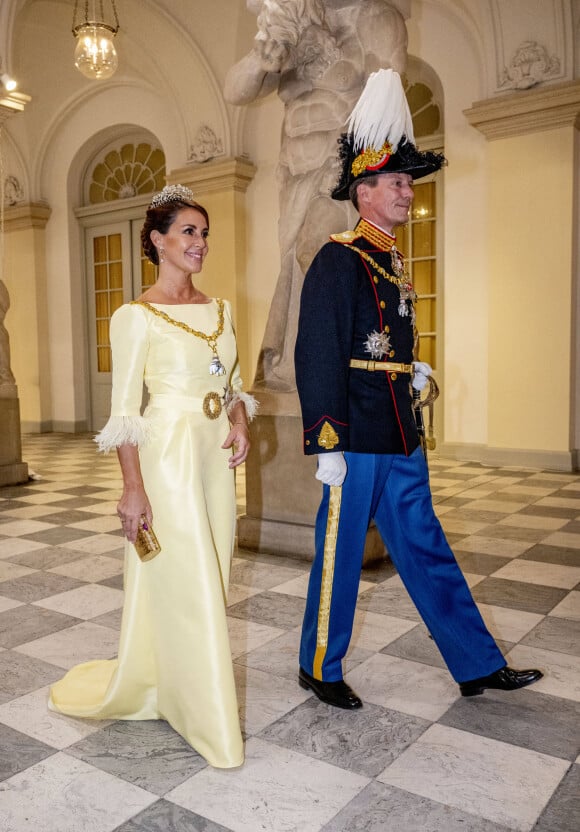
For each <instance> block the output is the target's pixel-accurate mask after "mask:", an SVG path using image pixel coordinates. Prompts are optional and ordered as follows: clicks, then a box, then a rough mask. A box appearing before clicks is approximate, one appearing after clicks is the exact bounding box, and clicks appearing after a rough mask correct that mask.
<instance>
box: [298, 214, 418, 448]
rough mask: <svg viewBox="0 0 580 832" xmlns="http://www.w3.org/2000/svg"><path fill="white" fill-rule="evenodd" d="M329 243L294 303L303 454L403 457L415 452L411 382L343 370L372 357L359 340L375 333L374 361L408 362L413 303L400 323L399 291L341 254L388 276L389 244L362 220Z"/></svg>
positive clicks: (402, 375) (406, 377) (402, 377)
mask: <svg viewBox="0 0 580 832" xmlns="http://www.w3.org/2000/svg"><path fill="white" fill-rule="evenodd" d="M331 240H332V241H331V242H329V243H326V245H324V246H323V247H322V248H321V249H320V251H319V252H318V254H317V255H316V257H315V258H314V260H313V262H312V265H311V266H310V268H309V270H308V272H307V274H306V277H305V281H304V287H303V289H302V296H301V301H300V317H299V323H298V337H297V341H296V351H295V364H296V384H297V388H298V395H299V397H300V404H301V407H302V421H303V427H304V452H305V453H306V454H318V453H325V452H331V451H334V452H336V451H352V452H355V453H372V454H405V455H407V456H409V455H410V454H412V453H413V451H414V450H415V449H416V448H417V446H418V445H419V436H418V433H417V428H416V425H415V419H414V416H413V408H412V395H411V389H410V381H411V376H410V375H409V374H408V373H395V372H386V371H383V370H381V371H375V372H369V371H368V370H363V369H355V368H350V367H349V363H350V360H351V358H359V359H364V360H368V359H370V358H371V354H370V353H369V352H368V350H367V349H366V348H365V341H367V339H368V337H369V335H370V334H371V333H373V332H381V331H384V332H386V333H387V334H388V336H389V340H390V345H389V351H388V353H387V354H386V355H384V356H382V357H381V358H377V359H376V360H377V361H390V362H397V363H402V364H410V363H411V362H412V361H413V343H414V324H413V315H412V314H411V313H412V301H411V300H407V301H406V304H407V308H408V311H409V314H408V315H407V316H405V317H402V316H401V315H400V314H399V312H398V309H399V303H400V292H399V288H398V286H396V285H395V284H394V283H392V282H390V281H389V280H388V279H387V278H386V277H385V276H384V275H382V274H381V273H380V272H378V271H377V270H376V269H375V268H374V267H373V265H372V264H371V263H369V262H368V261H367V260H365V259H364V258H363V256H362V255H361V254H359V253H358V252H357V251H354V250H353V249H352V248H349V247H348V246H349V245H352V246H356V247H357V248H358V249H362V250H363V251H366V252H368V254H369V255H370V257H371V258H372V259H373V260H374V261H375V263H376V264H378V265H379V266H380V267H381V268H382V269H383V270H384V271H386V272H388V273H389V274H391V275H393V274H394V270H393V267H392V262H391V254H390V252H389V251H388V248H389V247H390V246H391V245H392V242H393V240H392V238H389V237H388V235H386V234H385V233H384V232H382V231H380V230H379V229H377V228H376V226H373V225H371V224H370V223H368V222H366V221H365V220H361V221H360V222H359V224H358V225H357V227H356V229H355V231H354V232H346V233H345V234H338V235H335V236H333V238H331ZM345 243H347V244H348V245H346V244H345Z"/></svg>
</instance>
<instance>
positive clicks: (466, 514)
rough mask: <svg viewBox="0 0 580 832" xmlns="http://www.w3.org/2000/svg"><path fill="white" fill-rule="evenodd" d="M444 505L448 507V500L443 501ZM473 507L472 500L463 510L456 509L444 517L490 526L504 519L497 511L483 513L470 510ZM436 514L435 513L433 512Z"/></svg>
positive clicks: (502, 514) (474, 509)
mask: <svg viewBox="0 0 580 832" xmlns="http://www.w3.org/2000/svg"><path fill="white" fill-rule="evenodd" d="M442 502H444V503H445V505H448V500H443V501H442ZM472 505H473V500H469V501H468V503H467V504H466V505H465V506H464V507H463V508H457V509H455V510H454V511H449V512H447V513H446V514H445V517H448V518H449V519H453V520H474V521H475V522H476V523H487V524H489V525H492V524H493V523H497V522H498V520H502V519H503V518H504V517H505V514H504V513H503V512H499V511H483V510H482V509H477V508H470V506H472ZM435 513H437V511H435Z"/></svg>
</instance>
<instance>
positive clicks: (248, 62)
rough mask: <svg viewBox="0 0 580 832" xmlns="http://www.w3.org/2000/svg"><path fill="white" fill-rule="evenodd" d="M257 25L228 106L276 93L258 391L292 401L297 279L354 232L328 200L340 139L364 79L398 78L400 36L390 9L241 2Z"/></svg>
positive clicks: (348, 213) (324, 0) (399, 22)
mask: <svg viewBox="0 0 580 832" xmlns="http://www.w3.org/2000/svg"><path fill="white" fill-rule="evenodd" d="M247 6H248V9H249V10H250V11H251V12H253V13H254V14H256V15H257V18H258V19H257V25H258V32H257V34H256V36H255V39H254V46H253V48H252V50H251V51H250V52H249V53H248V54H247V55H246V56H245V57H243V58H242V59H241V60H240V61H239V62H238V63H237V64H235V66H233V67H232V68H231V69H230V71H229V72H228V75H227V78H226V83H225V96H226V99H227V100H228V101H230V102H231V103H233V104H238V105H242V104H248V103H250V102H252V101H255V100H256V99H258V98H261V97H263V96H266V95H268V94H269V93H270V92H272V91H273V90H277V91H278V95H279V96H280V98H281V100H282V101H283V102H284V122H283V126H282V140H281V148H280V158H279V165H278V180H279V190H280V222H279V242H280V255H281V271H280V275H279V278H278V284H277V286H276V290H275V293H274V298H273V301H272V306H271V309H270V315H269V319H268V324H267V327H266V332H265V335H264V341H263V344H262V350H261V353H260V359H259V363H258V368H257V372H256V378H255V380H254V387H255V388H265V389H269V390H274V391H281V392H282V391H294V390H295V389H296V384H295V380H294V343H295V340H296V330H297V323H298V311H299V300H300V292H301V290H302V283H303V280H304V274H305V272H306V270H307V269H308V266H309V265H310V262H311V261H312V258H313V257H314V255H315V253H316V251H317V250H318V249H319V248H320V246H321V245H322V244H323V243H324V242H325V241H326V240H327V239H328V236H329V235H330V234H332V233H334V232H337V231H343V230H345V229H347V228H349V227H351V226H352V225H353V221H354V218H355V215H354V213H352V208H351V207H350V203H349V202H348V201H347V202H346V203H345V202H336V201H334V200H332V199H331V197H330V191H331V189H332V188H333V187H334V185H335V184H336V182H337V180H338V177H339V164H338V145H337V139H338V137H339V136H340V134H341V132H343V130H344V127H345V122H346V120H347V118H348V116H349V114H350V112H351V110H352V108H353V107H354V105H355V103H356V102H357V100H358V98H359V96H360V93H361V92H362V89H363V87H364V84H365V81H366V79H367V77H368V76H369V74H370V73H371V72H374V71H376V70H377V69H379V68H381V67H384V68H388V67H392V68H393V69H395V70H397V72H399V73H402V72H404V69H405V65H406V57H407V29H406V26H405V21H404V18H403V16H402V15H401V13H400V12H399V11H398V10H397V9H396V8H395V7H394V6H393V5H392V4H391V3H390V2H388V1H387V0H247Z"/></svg>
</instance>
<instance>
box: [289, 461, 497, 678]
mask: <svg viewBox="0 0 580 832" xmlns="http://www.w3.org/2000/svg"><path fill="white" fill-rule="evenodd" d="M344 456H345V459H346V463H347V466H348V472H347V476H346V478H345V481H344V483H343V485H342V486H341V487H336V486H333V487H329V486H328V485H325V486H324V488H323V496H322V502H321V504H320V508H319V510H318V515H317V519H316V555H315V559H314V563H313V565H312V571H311V573H310V582H309V586H308V597H307V601H306V612H305V616H304V625H303V629H302V641H301V645H300V665H301V667H302V668H303V669H304V670H306V672H307V673H310V675H312V676H314V677H315V678H316V679H321V680H323V681H326V682H334V681H338V680H339V679H342V658H343V657H344V655H345V653H346V651H347V649H348V645H349V642H350V638H351V634H352V626H353V619H354V612H355V605H356V599H357V594H358V585H359V579H360V572H361V568H362V557H363V550H364V544H365V538H366V533H367V529H368V525H369V522H370V520H371V519H374V521H375V524H376V526H377V528H378V530H379V532H380V535H381V537H382V539H383V541H384V543H385V545H386V546H387V549H388V551H389V555H390V557H391V560H392V562H393V564H394V565H395V567H396V569H397V571H398V573H399V576H400V578H401V580H402V582H403V583H404V585H405V587H406V589H407V591H408V593H409V595H410V596H411V598H412V599H413V602H414V604H415V606H416V607H417V610H418V611H419V614H420V615H421V617H422V619H423V621H424V622H425V624H426V626H427V628H428V630H429V632H430V633H431V635H432V636H433V638H434V640H435V643H436V644H437V647H438V648H439V650H440V651H441V654H442V656H443V658H444V659H445V662H446V663H447V666H448V668H449V670H450V672H451V675H452V676H453V678H454V679H455V680H456V681H457V682H465V681H469V680H470V679H477V678H479V677H480V676H487V675H488V674H489V673H494V672H495V671H496V670H498V669H499V668H500V667H503V666H504V665H505V664H506V662H505V659H504V658H503V656H502V654H501V652H500V651H499V649H498V647H497V645H496V643H495V641H494V639H493V638H492V636H491V635H490V633H489V631H488V630H487V628H486V626H485V624H484V622H483V620H482V618H481V615H480V613H479V610H478V609H477V607H476V605H475V602H474V600H473V598H472V595H471V592H470V590H469V587H468V586H467V583H466V581H465V578H464V577H463V574H462V572H461V570H460V569H459V566H458V565H457V561H456V560H455V556H454V555H453V552H452V551H451V549H450V547H449V544H448V543H447V540H446V538H445V535H444V533H443V530H442V528H441V525H440V523H439V521H438V519H437V517H436V516H435V513H434V511H433V504H432V498H431V489H430V487H429V475H428V471H427V465H426V462H425V458H424V456H423V453H422V451H421V449H420V448H417V450H416V451H415V452H414V453H413V454H412V455H411V456H409V457H407V456H403V455H399V454H394V455H388V454H358V453H348V452H347V453H345V455H344ZM385 614H388V610H385Z"/></svg>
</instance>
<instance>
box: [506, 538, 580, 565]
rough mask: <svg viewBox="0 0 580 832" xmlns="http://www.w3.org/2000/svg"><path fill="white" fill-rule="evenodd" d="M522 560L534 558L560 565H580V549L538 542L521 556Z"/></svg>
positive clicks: (541, 561)
mask: <svg viewBox="0 0 580 832" xmlns="http://www.w3.org/2000/svg"><path fill="white" fill-rule="evenodd" d="M519 559H520V560H534V561H539V562H540V563H554V564H557V565H558V566H580V549H571V548H566V547H564V546H547V545H546V544H544V543H538V544H537V545H536V546H532V548H531V549H528V551H527V552H524V553H523V555H520V556H519Z"/></svg>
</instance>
